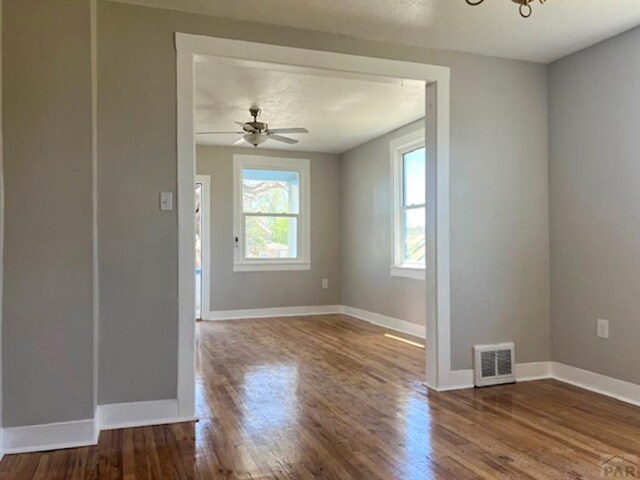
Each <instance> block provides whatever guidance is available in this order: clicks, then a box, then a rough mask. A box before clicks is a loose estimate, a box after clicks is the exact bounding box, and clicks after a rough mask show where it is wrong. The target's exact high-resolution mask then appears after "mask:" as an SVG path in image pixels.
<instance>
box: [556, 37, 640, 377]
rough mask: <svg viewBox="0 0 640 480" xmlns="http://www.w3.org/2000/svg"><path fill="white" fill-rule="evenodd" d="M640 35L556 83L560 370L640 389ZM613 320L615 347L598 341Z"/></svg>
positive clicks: (596, 53)
mask: <svg viewBox="0 0 640 480" xmlns="http://www.w3.org/2000/svg"><path fill="white" fill-rule="evenodd" d="M639 45H640V29H635V30H633V31H631V32H628V33H626V34H623V35H621V36H619V37H617V38H614V39H611V40H608V41H606V42H604V43H601V44H598V45H596V46H594V47H591V48H589V49H587V50H584V51H582V52H579V53H577V54H574V55H572V56H570V57H568V58H566V59H564V60H561V61H559V62H556V63H554V64H553V65H552V66H551V68H550V76H549V86H550V87H549V88H550V91H549V95H550V98H549V104H550V112H549V117H550V128H551V132H552V133H551V149H550V179H551V182H550V194H551V195H550V198H551V200H550V208H551V266H552V297H551V298H552V303H551V304H552V352H553V355H552V356H553V360H555V361H558V362H562V363H566V364H569V365H573V366H576V367H579V368H583V369H587V370H590V371H593V372H598V373H601V374H604V375H608V376H612V377H615V378H619V379H622V380H626V381H630V382H634V383H640V369H638V339H640V319H639V317H638V312H639V311H640V296H639V295H638V285H639V284H640V242H639V241H638V238H639V236H640V190H639V189H638V178H640V143H639V142H638V131H640V89H639V88H638V78H640V56H639V55H638V46H639ZM599 318H602V319H606V320H609V321H610V322H611V323H610V338H609V340H603V339H599V338H597V337H596V320H597V319H599Z"/></svg>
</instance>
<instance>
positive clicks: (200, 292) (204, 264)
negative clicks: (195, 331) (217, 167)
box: [194, 175, 211, 320]
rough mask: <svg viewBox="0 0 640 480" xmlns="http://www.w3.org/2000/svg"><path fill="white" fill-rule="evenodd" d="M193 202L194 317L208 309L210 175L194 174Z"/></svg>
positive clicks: (200, 315)
mask: <svg viewBox="0 0 640 480" xmlns="http://www.w3.org/2000/svg"><path fill="white" fill-rule="evenodd" d="M194 193H195V196H194V203H195V208H194V212H195V260H196V261H195V286H196V289H195V290H196V295H195V318H196V320H202V318H203V317H205V316H206V314H207V312H208V311H209V298H210V291H211V289H210V283H211V282H210V279H211V275H210V270H211V242H210V240H209V238H210V236H211V221H210V219H211V213H210V209H211V177H210V176H208V175H196V181H195V188H194Z"/></svg>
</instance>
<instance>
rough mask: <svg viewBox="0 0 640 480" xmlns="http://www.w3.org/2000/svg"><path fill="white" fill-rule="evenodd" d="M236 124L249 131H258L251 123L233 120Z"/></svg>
mask: <svg viewBox="0 0 640 480" xmlns="http://www.w3.org/2000/svg"><path fill="white" fill-rule="evenodd" d="M235 124H236V125H240V126H241V127H242V128H244V129H247V130H249V131H251V132H256V133H257V132H258V130H256V128H255V127H254V126H253V125H249V124H248V123H242V122H235Z"/></svg>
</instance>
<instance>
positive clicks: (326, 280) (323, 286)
mask: <svg viewBox="0 0 640 480" xmlns="http://www.w3.org/2000/svg"><path fill="white" fill-rule="evenodd" d="M322 288H324V289H325V290H326V289H327V288H329V279H328V278H324V279H323V280H322Z"/></svg>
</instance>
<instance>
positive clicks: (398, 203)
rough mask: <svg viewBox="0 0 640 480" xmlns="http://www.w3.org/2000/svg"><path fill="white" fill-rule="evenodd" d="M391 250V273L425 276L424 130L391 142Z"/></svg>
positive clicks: (408, 276) (413, 276)
mask: <svg viewBox="0 0 640 480" xmlns="http://www.w3.org/2000/svg"><path fill="white" fill-rule="evenodd" d="M391 170H392V171H391V174H392V175H391V177H392V181H393V185H392V189H391V190H392V192H393V198H392V205H393V215H392V217H393V218H392V225H393V242H392V243H393V250H392V264H391V275H393V276H399V277H407V278H413V279H418V280H424V278H425V265H426V236H425V224H426V149H425V143H424V132H423V131H422V130H419V131H416V132H414V133H412V134H409V135H407V136H404V137H401V138H398V139H396V140H394V141H392V142H391Z"/></svg>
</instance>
